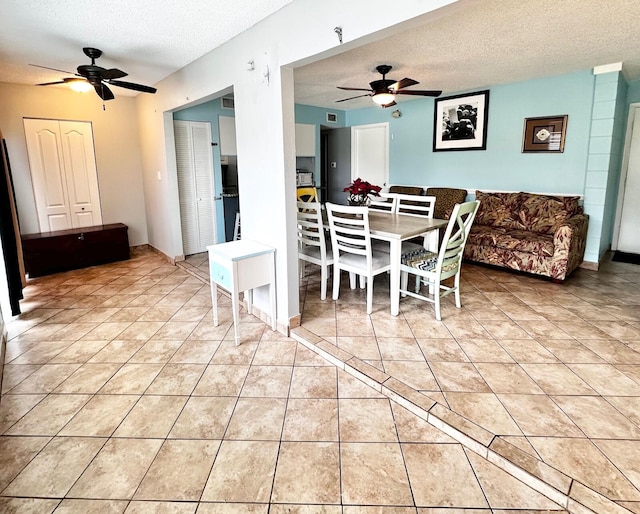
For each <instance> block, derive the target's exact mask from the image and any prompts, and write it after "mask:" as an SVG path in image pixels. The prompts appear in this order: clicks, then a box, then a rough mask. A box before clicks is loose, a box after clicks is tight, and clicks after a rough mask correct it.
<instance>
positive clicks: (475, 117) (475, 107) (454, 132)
mask: <svg viewBox="0 0 640 514" xmlns="http://www.w3.org/2000/svg"><path fill="white" fill-rule="evenodd" d="M488 120H489V90H484V91H476V92H474V93H465V94H462V95H454V96H447V97H444V98H436V99H435V103H434V115H433V151H434V152H447V151H454V150H486V149H487V122H488Z"/></svg>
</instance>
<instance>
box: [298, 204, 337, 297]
mask: <svg viewBox="0 0 640 514" xmlns="http://www.w3.org/2000/svg"><path fill="white" fill-rule="evenodd" d="M297 208H298V214H297V234H298V261H299V263H300V278H303V277H304V272H305V263H307V262H309V263H311V264H316V265H318V266H320V299H321V300H326V298H327V279H328V277H329V266H331V265H333V252H332V250H331V246H330V245H329V244H327V240H326V238H325V233H324V227H323V223H322V207H321V204H320V203H319V202H297Z"/></svg>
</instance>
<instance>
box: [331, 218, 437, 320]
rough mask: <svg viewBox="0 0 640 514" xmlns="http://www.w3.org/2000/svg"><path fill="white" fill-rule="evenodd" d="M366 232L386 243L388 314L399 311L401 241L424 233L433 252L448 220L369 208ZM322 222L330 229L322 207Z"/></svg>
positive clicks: (393, 314) (428, 246)
mask: <svg viewBox="0 0 640 514" xmlns="http://www.w3.org/2000/svg"><path fill="white" fill-rule="evenodd" d="M368 214H369V233H370V235H371V238H372V239H377V240H380V241H387V242H388V243H389V263H390V264H391V269H390V270H389V302H390V309H391V315H392V316H397V315H398V314H399V313H400V257H401V255H402V242H403V241H407V240H409V239H413V238H414V237H418V236H424V237H425V238H426V245H425V246H426V248H427V250H430V251H432V252H437V251H438V241H439V234H440V229H441V228H443V227H446V226H447V225H448V224H449V220H445V219H439V218H427V217H425V216H411V215H407V214H397V213H392V212H384V211H374V210H370V211H368ZM322 217H323V224H324V226H325V228H326V229H327V230H329V223H328V220H327V216H326V211H325V210H324V208H323V213H322Z"/></svg>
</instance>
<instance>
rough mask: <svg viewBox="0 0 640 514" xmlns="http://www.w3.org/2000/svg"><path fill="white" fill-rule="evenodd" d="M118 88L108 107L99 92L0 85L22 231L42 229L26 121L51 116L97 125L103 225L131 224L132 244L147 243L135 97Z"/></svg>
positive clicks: (0, 112) (2, 125)
mask: <svg viewBox="0 0 640 514" xmlns="http://www.w3.org/2000/svg"><path fill="white" fill-rule="evenodd" d="M117 90H118V88H114V93H115V95H116V98H115V100H111V101H109V102H106V110H104V111H103V110H102V101H101V100H100V98H98V96H97V95H96V94H95V93H94V92H89V93H75V92H73V91H71V90H69V89H67V88H64V87H57V86H49V87H37V86H27V85H17V84H6V83H0V129H2V133H3V135H4V137H5V139H6V141H7V148H8V151H9V158H10V159H11V171H12V175H13V181H14V186H15V191H16V200H17V204H18V214H19V216H20V232H21V233H22V234H29V233H33V232H40V227H39V226H38V216H37V212H36V206H35V200H34V196H33V189H32V185H31V174H30V170H29V158H28V155H27V147H26V141H25V136H24V125H23V122H22V119H23V118H49V119H62V120H75V121H89V122H91V123H92V126H93V138H94V143H95V150H96V164H97V168H98V186H99V188H100V205H101V207H102V220H103V223H105V224H108V223H125V224H126V225H128V227H129V244H130V245H139V244H145V243H147V242H148V235H147V221H146V217H145V216H146V215H145V205H144V192H143V185H142V165H141V157H140V147H139V138H138V123H137V114H136V107H135V99H134V98H133V97H128V96H119V95H118V91H117Z"/></svg>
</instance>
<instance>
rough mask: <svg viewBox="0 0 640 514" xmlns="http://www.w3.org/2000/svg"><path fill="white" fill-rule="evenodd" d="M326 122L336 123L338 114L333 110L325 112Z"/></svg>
mask: <svg viewBox="0 0 640 514" xmlns="http://www.w3.org/2000/svg"><path fill="white" fill-rule="evenodd" d="M327 122H329V123H338V115H337V114H336V113H335V112H328V113H327Z"/></svg>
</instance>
